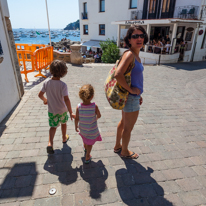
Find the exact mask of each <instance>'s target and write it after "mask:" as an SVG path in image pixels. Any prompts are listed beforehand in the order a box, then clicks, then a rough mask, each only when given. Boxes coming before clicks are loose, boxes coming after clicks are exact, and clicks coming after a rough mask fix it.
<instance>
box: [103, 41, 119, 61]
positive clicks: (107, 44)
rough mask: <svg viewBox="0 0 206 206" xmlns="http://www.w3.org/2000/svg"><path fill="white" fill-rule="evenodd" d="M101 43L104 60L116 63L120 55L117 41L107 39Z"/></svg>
mask: <svg viewBox="0 0 206 206" xmlns="http://www.w3.org/2000/svg"><path fill="white" fill-rule="evenodd" d="M99 44H100V47H101V49H102V57H101V60H102V62H104V63H116V61H117V60H118V59H119V57H120V56H119V49H118V47H117V45H116V43H115V42H114V41H113V40H110V39H107V40H106V41H101V42H100V43H99Z"/></svg>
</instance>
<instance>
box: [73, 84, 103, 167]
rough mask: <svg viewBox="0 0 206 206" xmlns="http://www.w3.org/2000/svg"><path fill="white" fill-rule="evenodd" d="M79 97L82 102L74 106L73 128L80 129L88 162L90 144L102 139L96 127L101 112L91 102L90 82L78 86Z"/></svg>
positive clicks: (92, 89) (86, 161)
mask: <svg viewBox="0 0 206 206" xmlns="http://www.w3.org/2000/svg"><path fill="white" fill-rule="evenodd" d="M79 97H80V99H81V100H82V101H83V103H79V104H78V105H77V108H76V118H75V130H76V131H77V132H79V130H80V132H79V134H80V136H81V137H82V140H83V142H84V148H85V151H86V156H85V163H86V164H88V163H89V162H90V161H91V158H92V157H91V155H90V152H91V150H92V146H93V145H94V143H95V142H96V141H102V138H101V135H100V133H99V129H98V127H97V119H99V118H100V117H101V114H100V111H99V109H98V106H97V105H96V104H95V103H94V102H93V103H91V100H92V99H93V97H94V88H93V87H92V85H91V84H87V85H84V86H82V87H81V88H80V90H79ZM78 123H79V126H78ZM78 128H79V129H78Z"/></svg>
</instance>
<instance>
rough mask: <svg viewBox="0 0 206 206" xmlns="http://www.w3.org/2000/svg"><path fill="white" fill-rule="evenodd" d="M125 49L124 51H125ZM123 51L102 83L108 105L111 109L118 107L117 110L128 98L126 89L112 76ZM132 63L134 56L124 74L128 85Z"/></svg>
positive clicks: (122, 106) (120, 108)
mask: <svg viewBox="0 0 206 206" xmlns="http://www.w3.org/2000/svg"><path fill="white" fill-rule="evenodd" d="M127 51H129V50H127ZM127 51H125V52H127ZM125 52H124V53H125ZM124 53H123V54H122V56H121V57H120V59H119V61H118V62H117V63H116V65H115V66H114V67H113V68H112V69H111V70H110V72H109V74H108V76H107V79H106V81H105V84H104V90H105V94H106V98H107V100H108V102H109V104H110V106H111V107H112V108H113V109H118V110H122V109H123V108H124V106H125V104H126V101H127V98H128V95H129V92H128V91H127V90H126V89H124V88H123V87H122V86H121V85H120V84H119V83H118V82H117V80H116V79H115V78H114V75H115V71H116V69H117V67H118V65H119V63H120V61H121V59H122V57H123V55H124ZM134 64H135V58H134V60H133V62H132V63H131V64H130V65H129V66H128V68H127V70H126V72H125V74H124V76H125V80H126V82H127V84H128V85H129V86H131V72H132V69H133V67H134Z"/></svg>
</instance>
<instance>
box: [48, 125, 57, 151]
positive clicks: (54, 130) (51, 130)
mask: <svg viewBox="0 0 206 206" xmlns="http://www.w3.org/2000/svg"><path fill="white" fill-rule="evenodd" d="M56 129H57V128H56V127H50V129H49V143H48V146H52V147H53V140H54V135H55V133H56Z"/></svg>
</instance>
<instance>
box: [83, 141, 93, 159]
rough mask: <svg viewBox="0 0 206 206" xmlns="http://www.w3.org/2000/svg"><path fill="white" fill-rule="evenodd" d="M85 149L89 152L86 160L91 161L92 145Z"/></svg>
mask: <svg viewBox="0 0 206 206" xmlns="http://www.w3.org/2000/svg"><path fill="white" fill-rule="evenodd" d="M85 146H86V147H85V149H86V150H87V152H86V156H85V160H89V159H90V158H91V156H90V153H91V151H92V145H86V144H85Z"/></svg>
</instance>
